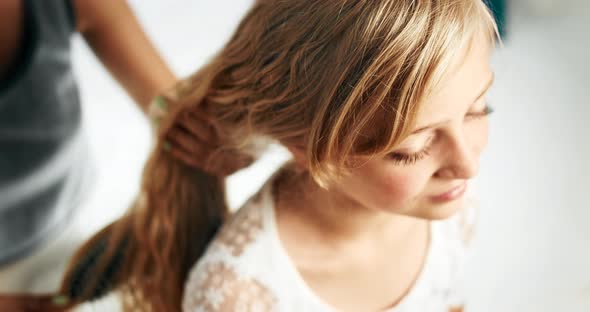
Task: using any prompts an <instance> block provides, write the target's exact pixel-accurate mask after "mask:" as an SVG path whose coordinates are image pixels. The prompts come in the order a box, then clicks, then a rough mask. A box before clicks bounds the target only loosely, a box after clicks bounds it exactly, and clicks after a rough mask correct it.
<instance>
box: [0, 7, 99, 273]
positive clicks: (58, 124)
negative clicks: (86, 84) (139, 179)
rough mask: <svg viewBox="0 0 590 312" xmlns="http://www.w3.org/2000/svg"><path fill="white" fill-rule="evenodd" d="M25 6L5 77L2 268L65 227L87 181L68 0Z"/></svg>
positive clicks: (0, 144)
mask: <svg viewBox="0 0 590 312" xmlns="http://www.w3.org/2000/svg"><path fill="white" fill-rule="evenodd" d="M23 4H24V5H23V8H24V10H23V16H24V19H23V20H24V25H23V32H22V33H23V36H24V37H23V40H22V41H21V42H23V44H22V45H21V47H20V53H19V55H20V60H19V61H18V62H17V63H16V65H15V66H14V67H13V68H12V70H11V73H10V74H9V75H8V77H7V78H6V79H4V81H1V82H0V265H1V264H4V263H7V262H10V261H14V260H17V259H19V258H21V257H24V256H26V255H28V254H30V253H31V252H32V251H34V250H36V249H37V248H38V247H39V246H40V245H42V244H43V243H44V242H45V241H46V240H49V239H52V238H54V237H55V235H56V234H57V233H59V230H61V229H64V228H65V226H66V225H67V223H68V221H69V220H71V219H72V216H73V211H74V210H75V209H76V207H77V206H79V204H80V200H81V195H82V194H83V191H84V189H87V186H86V183H87V181H88V169H89V162H88V157H87V149H86V146H85V145H84V143H85V142H84V141H83V140H82V136H81V127H80V125H81V120H82V115H81V107H80V99H79V94H78V90H77V88H76V84H75V81H74V77H73V75H72V69H71V64H70V37H71V35H72V34H73V32H74V30H75V27H74V26H75V23H74V15H73V10H72V7H71V4H70V2H69V1H67V0H24V2H23Z"/></svg>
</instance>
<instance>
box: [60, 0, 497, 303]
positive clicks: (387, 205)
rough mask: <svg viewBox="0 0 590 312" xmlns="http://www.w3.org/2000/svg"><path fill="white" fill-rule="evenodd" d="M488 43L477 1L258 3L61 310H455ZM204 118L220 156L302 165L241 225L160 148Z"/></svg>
mask: <svg viewBox="0 0 590 312" xmlns="http://www.w3.org/2000/svg"><path fill="white" fill-rule="evenodd" d="M496 38H497V37H496V26H495V23H494V20H493V17H492V16H491V14H490V13H489V11H488V9H487V8H486V6H485V4H484V3H483V2H482V1H481V0H375V1H347V0H334V1H325V0H290V1H280V0H260V1H256V2H255V4H254V5H253V7H252V8H251V10H250V11H249V13H247V15H246V16H245V17H244V19H243V21H242V22H241V24H240V25H239V27H238V29H237V31H236V33H235V34H234V36H233V37H232V38H231V39H230V41H229V42H228V43H227V45H226V46H225V47H224V48H223V49H222V50H221V52H220V53H219V54H218V55H217V56H216V57H215V58H214V59H213V60H212V61H211V62H210V63H209V64H208V65H206V66H205V67H203V68H202V69H200V70H199V71H198V72H196V74H194V75H193V76H192V77H190V78H189V79H187V80H185V81H184V82H183V83H182V84H181V85H180V87H179V89H177V91H178V92H176V94H174V95H173V96H168V97H167V99H168V103H169V104H170V108H171V110H170V112H169V113H168V114H167V115H166V117H165V118H164V119H163V120H162V121H161V124H160V128H159V137H160V140H159V142H158V143H157V146H156V147H155V150H154V152H153V153H152V155H151V157H150V160H149V162H148V164H147V166H146V169H145V172H144V177H143V184H142V191H141V194H140V196H139V197H138V199H137V201H136V203H135V205H134V206H133V207H132V209H131V211H130V212H129V213H128V214H127V215H126V216H125V217H123V218H122V219H120V220H118V221H117V222H115V223H113V224H112V225H111V226H109V227H108V228H106V229H105V230H104V231H102V232H101V233H99V234H97V236H95V238H94V239H93V240H91V241H90V242H89V243H88V244H87V245H86V246H85V247H84V248H83V249H82V250H81V251H80V252H79V253H78V255H77V257H76V258H75V260H74V261H73V262H72V266H71V269H70V271H69V274H68V275H67V276H66V278H65V280H64V285H63V288H62V295H63V296H64V297H61V298H67V299H68V300H67V302H68V303H67V305H68V306H70V305H74V304H76V303H79V302H83V301H85V300H89V299H92V298H95V297H97V296H100V295H102V294H104V293H106V292H107V291H109V290H113V289H117V290H119V291H121V292H122V293H123V294H124V297H123V298H124V299H125V304H126V306H127V307H128V308H129V309H130V310H146V311H148V310H149V311H180V310H181V309H182V310H184V311H336V310H337V311H395V312H400V311H404V312H405V311H460V310H462V305H463V303H464V298H463V296H462V295H463V294H462V293H461V291H460V284H461V283H460V281H461V278H460V277H461V271H462V269H463V264H462V259H463V256H464V253H465V251H466V248H467V244H468V241H469V236H470V233H471V231H472V222H471V221H472V219H473V218H472V216H473V209H470V207H469V205H468V204H467V202H466V200H465V198H464V193H465V192H466V189H467V184H468V181H469V180H470V179H471V178H473V177H474V176H475V175H476V174H477V172H478V161H479V156H480V153H481V152H482V150H483V149H484V147H485V145H486V141H487V119H486V115H487V114H488V113H489V112H490V109H489V108H488V106H487V105H486V101H485V93H486V91H487V89H488V88H489V87H490V85H491V83H492V81H493V74H492V71H491V69H490V66H489V56H490V51H491V48H492V46H493V44H494V42H495V40H496ZM195 111H198V112H199V115H200V116H203V115H206V116H208V117H209V118H210V119H211V120H213V121H214V123H215V125H216V127H215V128H214V129H213V128H209V129H205V128H203V129H202V131H209V132H215V133H216V134H217V135H218V136H219V138H221V141H222V142H224V144H223V146H222V147H221V148H220V152H219V153H218V154H217V155H224V156H225V157H228V155H234V156H235V157H236V159H247V158H248V157H249V156H254V157H255V156H256V155H258V153H259V152H260V151H261V150H262V149H263V148H264V146H266V145H267V144H268V143H270V142H276V143H279V144H282V145H283V146H285V147H287V148H288V149H289V151H291V153H292V154H293V160H292V161H291V162H289V163H287V164H285V165H284V166H283V167H282V168H281V169H280V170H279V171H278V172H277V173H276V174H275V175H274V176H273V177H272V178H271V179H270V180H269V181H268V182H267V183H266V184H265V186H263V187H262V189H261V190H260V191H259V192H258V193H257V194H256V195H255V196H253V197H252V199H250V200H249V201H248V202H247V203H246V204H245V205H244V206H243V207H242V208H241V209H240V210H239V211H238V212H237V213H235V214H233V215H231V214H230V213H229V211H228V208H227V206H226V204H225V194H224V187H223V185H224V180H223V178H222V177H220V176H219V175H215V173H214V172H211V171H210V173H205V172H204V171H205V170H203V171H202V170H196V169H192V168H190V167H188V166H186V165H184V164H183V163H182V162H179V161H177V160H176V158H175V157H173V155H170V153H168V152H167V151H165V149H164V148H163V147H164V145H165V141H166V138H167V137H170V136H169V130H168V129H169V128H170V127H171V125H172V124H174V122H175V120H178V119H179V118H185V115H187V114H191V113H194V112H195ZM195 126H197V125H195ZM174 137H178V136H174ZM203 157H207V155H203ZM211 157H213V158H212V159H214V158H215V155H212V156H211ZM238 162H240V161H238ZM245 163H246V162H244V164H245ZM65 301H66V300H62V303H65Z"/></svg>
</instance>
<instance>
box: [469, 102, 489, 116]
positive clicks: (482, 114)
mask: <svg viewBox="0 0 590 312" xmlns="http://www.w3.org/2000/svg"><path fill="white" fill-rule="evenodd" d="M493 112H494V109H493V108H492V107H491V106H490V105H489V104H486V107H484V109H483V110H482V111H479V112H472V113H468V114H467V115H466V116H465V117H466V118H467V119H480V118H484V117H487V116H489V115H490V114H492V113H493Z"/></svg>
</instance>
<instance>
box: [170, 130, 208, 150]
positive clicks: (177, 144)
mask: <svg viewBox="0 0 590 312" xmlns="http://www.w3.org/2000/svg"><path fill="white" fill-rule="evenodd" d="M166 139H168V140H169V141H170V143H171V144H172V149H175V148H180V149H182V150H184V151H185V152H187V153H188V154H191V155H193V156H194V157H203V156H206V151H207V150H210V149H213V148H212V147H211V146H210V145H209V144H208V143H206V142H203V141H201V140H200V139H199V138H197V137H195V136H192V135H191V134H189V133H188V132H186V131H185V130H184V129H181V128H178V127H176V128H173V129H172V130H170V131H169V132H168V134H167V135H166Z"/></svg>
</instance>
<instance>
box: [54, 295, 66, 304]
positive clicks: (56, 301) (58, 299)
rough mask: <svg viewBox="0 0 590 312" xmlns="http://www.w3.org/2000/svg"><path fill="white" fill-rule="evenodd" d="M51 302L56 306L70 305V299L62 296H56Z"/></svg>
mask: <svg viewBox="0 0 590 312" xmlns="http://www.w3.org/2000/svg"><path fill="white" fill-rule="evenodd" d="M51 302H52V303H53V304H54V305H56V306H65V305H67V304H68V303H70V298H68V297H67V296H64V295H57V296H54V297H53V298H51Z"/></svg>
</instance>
